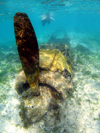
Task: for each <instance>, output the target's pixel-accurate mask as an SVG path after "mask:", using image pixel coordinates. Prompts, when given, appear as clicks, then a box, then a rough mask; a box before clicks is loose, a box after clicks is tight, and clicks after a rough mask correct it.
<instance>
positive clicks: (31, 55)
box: [14, 13, 72, 127]
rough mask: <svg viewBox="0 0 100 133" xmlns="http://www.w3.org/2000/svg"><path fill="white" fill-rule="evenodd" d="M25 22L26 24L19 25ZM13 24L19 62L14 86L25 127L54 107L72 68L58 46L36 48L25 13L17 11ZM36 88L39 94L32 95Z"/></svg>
mask: <svg viewBox="0 0 100 133" xmlns="http://www.w3.org/2000/svg"><path fill="white" fill-rule="evenodd" d="M19 20H20V21H21V22H20V21H19ZM25 22H26V23H27V24H26V25H27V26H22V25H25ZM14 24H15V36H16V42H17V47H18V52H19V56H20V59H21V62H22V66H23V69H22V70H21V71H20V72H19V74H18V75H17V77H16V82H15V89H16V90H17V92H18V94H19V100H20V113H19V115H20V117H21V119H22V122H23V123H24V127H28V126H30V125H31V124H32V123H33V122H38V121H40V120H41V119H42V118H43V116H44V115H45V114H46V113H47V112H48V111H50V110H52V109H55V108H56V109H58V108H59V103H60V102H62V100H64V99H66V98H67V96H68V95H67V94H68V93H69V90H70V87H69V86H68V84H70V83H71V75H72V68H71V65H70V64H69V63H68V61H67V59H66V58H65V56H64V55H63V54H62V53H61V52H60V51H59V50H56V49H53V50H50V49H45V50H43V49H40V51H39V50H38V46H37V40H36V36H35V33H34V30H33V28H32V25H31V24H30V21H29V19H28V16H27V15H26V14H23V13H17V14H16V15H15V17H14ZM28 25H29V26H28ZM31 30H32V31H31ZM24 34H26V35H25V36H24ZM30 36H31V37H30ZM24 37H25V38H24ZM32 39H33V40H32ZM28 44H29V45H28ZM32 45H34V46H32ZM69 79H70V80H69ZM38 83H39V84H38ZM38 91H39V94H40V95H35V92H36V93H38Z"/></svg>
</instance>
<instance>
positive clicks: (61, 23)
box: [0, 0, 100, 133]
mask: <svg viewBox="0 0 100 133" xmlns="http://www.w3.org/2000/svg"><path fill="white" fill-rule="evenodd" d="M16 12H25V13H27V14H28V16H29V18H30V19H31V22H32V25H33V27H34V29H35V33H36V36H37V40H38V43H39V45H41V43H47V42H48V39H49V38H50V37H51V35H52V34H53V33H54V32H55V31H57V30H62V31H65V32H66V33H67V35H68V37H69V38H70V43H71V48H72V53H71V54H72V57H73V60H72V62H73V65H74V66H73V75H74V76H73V81H74V82H75V83H76V84H75V86H74V92H73V96H72V97H70V98H69V99H68V100H66V102H65V103H66V104H65V105H64V106H62V109H61V121H60V123H58V125H56V126H57V127H58V131H55V133H57V132H58V133H60V132H61V133H64V132H65V133H100V1H99V0H88V1H87V0H85V1H84V0H80V1H74V0H73V1H70V0H69V1H66V0H47V1H46V0H45V1H43V0H42V1H39V0H34V1H32V0H28V1H27V0H24V2H23V1H22V0H20V1H19V0H17V1H16V0H13V1H12V0H9V1H7V0H3V1H0V132H2V133H19V132H21V133H24V132H26V133H29V132H34V133H35V132H36V133H38V132H40V131H41V132H43V133H45V132H47V133H52V132H53V131H54V130H53V128H55V127H54V125H53V124H52V123H50V122H48V125H46V126H45V124H44V123H43V121H41V122H40V123H36V124H34V125H33V127H34V128H33V127H30V128H29V129H24V128H23V127H22V123H21V121H20V118H19V116H18V112H19V110H18V109H17V105H18V104H19V101H18V99H17V97H18V96H17V94H16V91H15V89H14V85H15V77H16V75H17V73H18V72H19V70H20V68H21V63H20V60H19V56H18V52H17V48H16V42H15V36H14V25H13V17H14V15H15V13H16ZM47 12H50V14H51V16H52V17H53V18H54V19H55V21H51V23H50V24H48V23H46V25H45V26H44V27H43V26H42V23H41V18H42V16H43V15H44V14H46V13H47Z"/></svg>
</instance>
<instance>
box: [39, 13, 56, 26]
mask: <svg viewBox="0 0 100 133" xmlns="http://www.w3.org/2000/svg"><path fill="white" fill-rule="evenodd" d="M51 20H54V18H52V17H51V16H50V13H47V14H46V15H45V16H44V17H43V18H42V19H41V22H42V26H45V24H46V23H48V24H50V21H51Z"/></svg>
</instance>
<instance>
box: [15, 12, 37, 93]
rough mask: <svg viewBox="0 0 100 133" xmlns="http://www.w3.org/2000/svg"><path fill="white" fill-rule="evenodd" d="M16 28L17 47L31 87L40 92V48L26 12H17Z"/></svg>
mask: <svg viewBox="0 0 100 133" xmlns="http://www.w3.org/2000/svg"><path fill="white" fill-rule="evenodd" d="M14 28H15V38H16V43H17V48H18V52H19V56H20V60H21V63H22V67H23V70H24V73H25V75H26V78H27V81H28V83H29V85H30V88H32V89H33V91H34V93H37V94H38V93H39V89H38V79H39V48H38V43H37V39H36V35H35V32H34V29H33V27H32V24H31V22H30V20H29V18H28V16H27V14H25V13H20V12H18V13H16V14H15V16H14Z"/></svg>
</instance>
